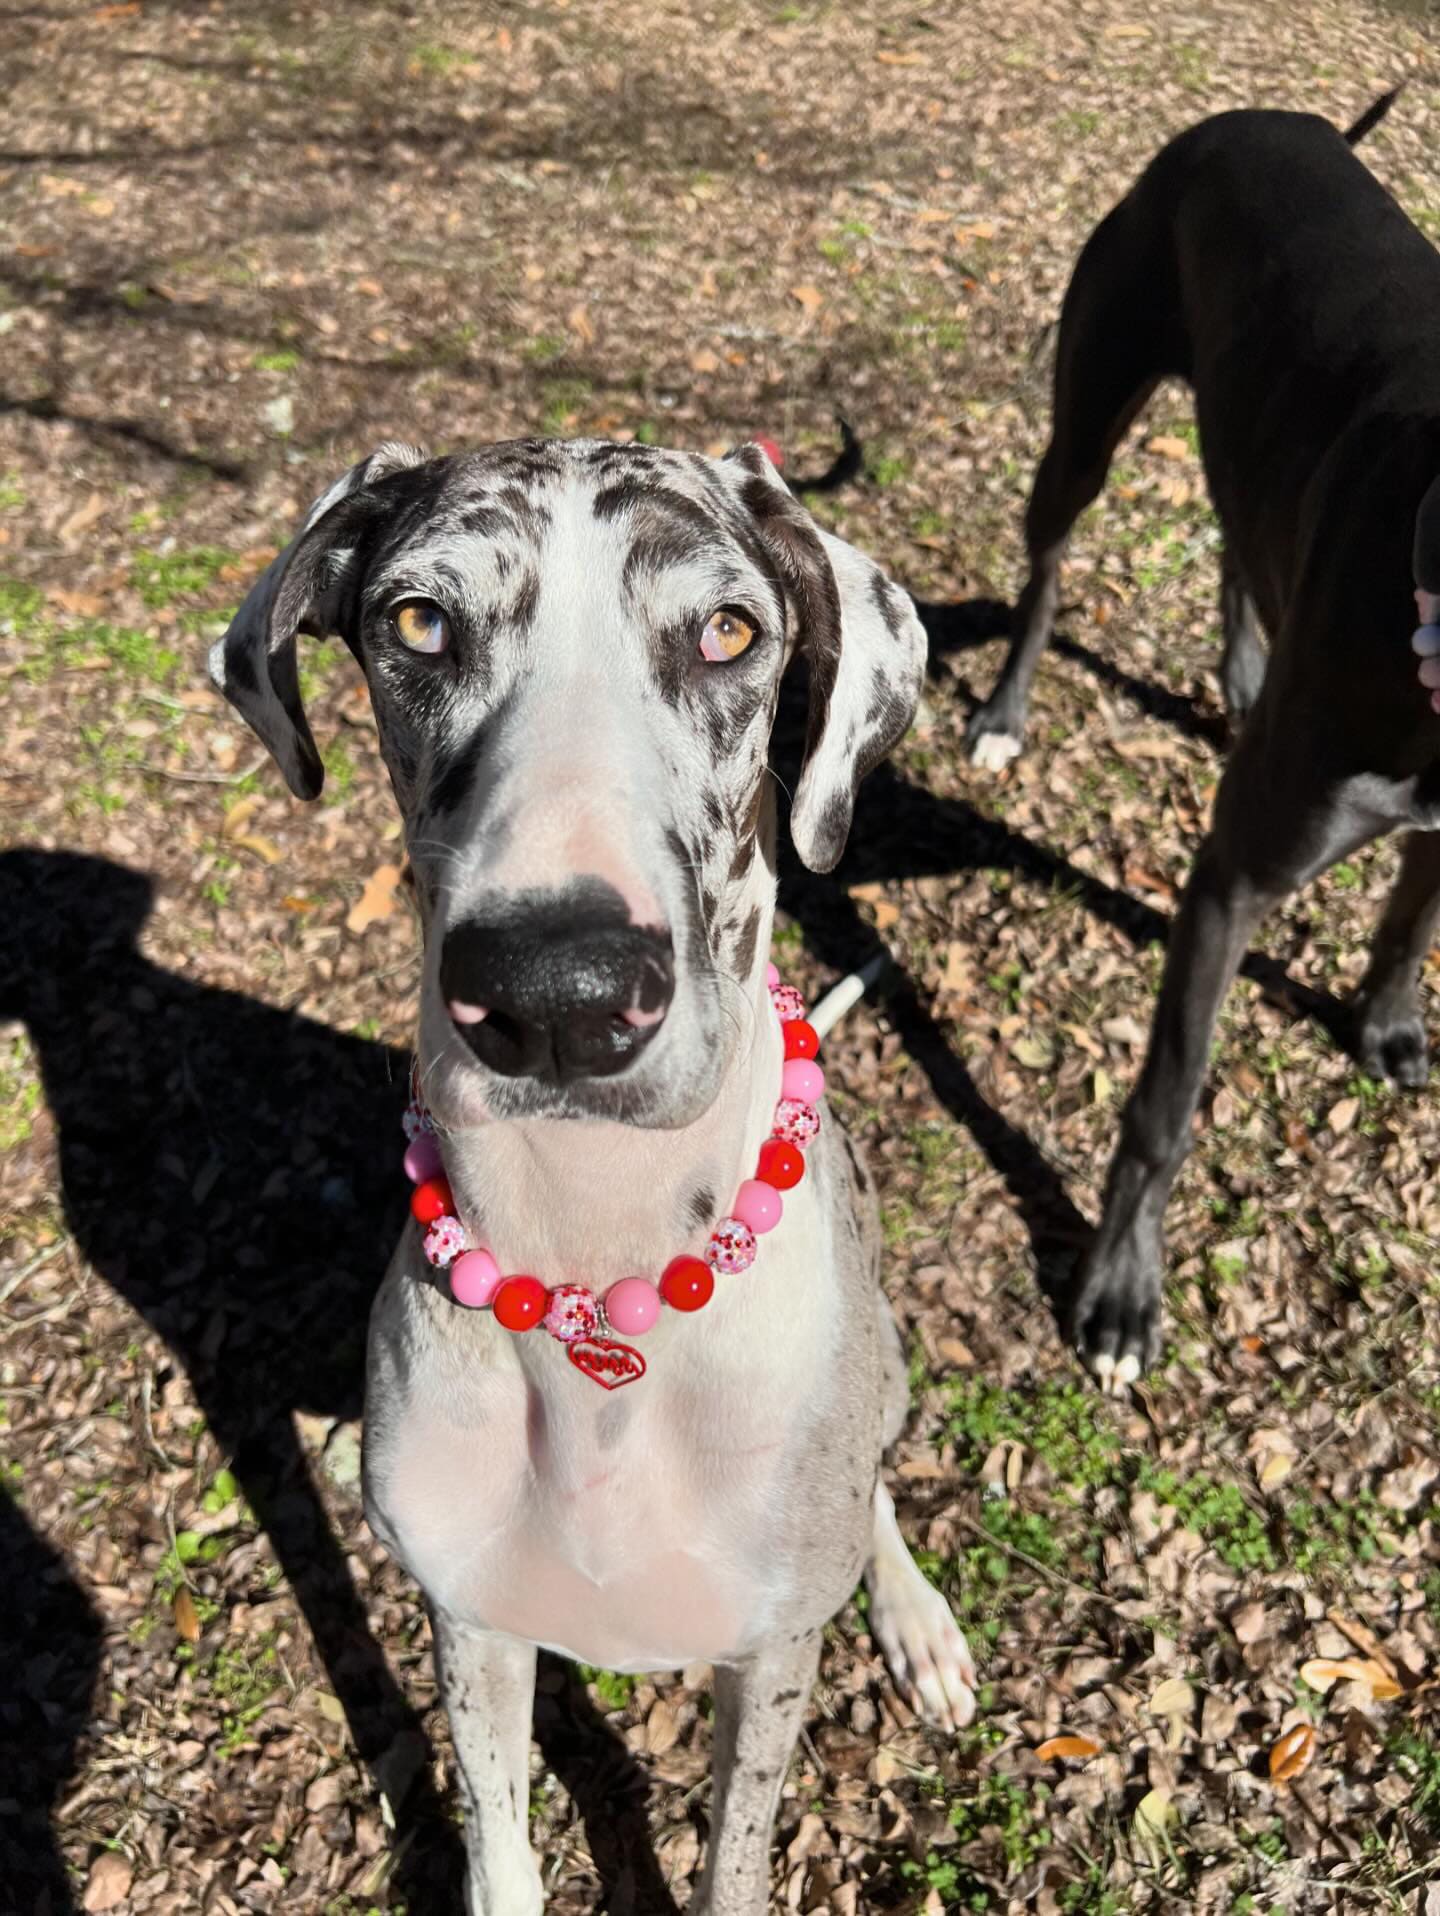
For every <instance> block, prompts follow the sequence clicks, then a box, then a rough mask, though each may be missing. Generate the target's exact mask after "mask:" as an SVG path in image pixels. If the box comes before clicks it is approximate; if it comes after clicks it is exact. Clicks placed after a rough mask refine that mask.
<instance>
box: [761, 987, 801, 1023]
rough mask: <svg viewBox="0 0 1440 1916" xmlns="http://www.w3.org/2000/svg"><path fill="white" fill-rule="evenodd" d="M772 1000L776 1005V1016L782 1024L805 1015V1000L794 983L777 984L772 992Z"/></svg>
mask: <svg viewBox="0 0 1440 1916" xmlns="http://www.w3.org/2000/svg"><path fill="white" fill-rule="evenodd" d="M770 1002H771V1004H772V1005H774V1007H775V1016H776V1017H777V1018H778V1019H779V1020H780V1022H781V1024H782V1025H785V1024H789V1022H790V1020H791V1019H792V1018H803V1017H804V1016H805V1000H804V999H803V998H802V997H801V996H800V993H799V992H798V991H797V990H796V989H795V987H794V985H776V987H775V989H774V990H773V991H772V992H771V993H770Z"/></svg>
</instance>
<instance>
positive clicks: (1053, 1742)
mask: <svg viewBox="0 0 1440 1916" xmlns="http://www.w3.org/2000/svg"><path fill="white" fill-rule="evenodd" d="M1035 1754H1036V1756H1038V1757H1039V1759H1040V1761H1041V1762H1042V1763H1067V1762H1068V1763H1084V1762H1086V1761H1088V1760H1089V1758H1090V1757H1092V1756H1099V1754H1100V1745H1099V1744H1098V1743H1097V1742H1095V1740H1094V1739H1093V1737H1088V1736H1052V1737H1050V1738H1048V1739H1047V1740H1046V1741H1045V1742H1044V1743H1042V1744H1041V1745H1040V1746H1039V1748H1038V1749H1037V1750H1036V1752H1035Z"/></svg>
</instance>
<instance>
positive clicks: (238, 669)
mask: <svg viewBox="0 0 1440 1916" xmlns="http://www.w3.org/2000/svg"><path fill="white" fill-rule="evenodd" d="M425 457H426V455H425V454H424V453H423V452H422V451H421V450H420V449H419V447H418V446H407V445H403V444H401V443H400V442H399V441H398V440H392V441H390V442H388V443H387V444H385V445H383V446H377V448H376V449H375V451H374V452H372V453H371V454H370V456H369V458H368V459H362V460H361V461H360V463H359V465H358V466H352V467H351V468H350V470H349V471H348V472H347V473H344V474H342V476H341V477H340V478H339V479H337V480H336V481H335V483H334V485H333V486H331V487H329V489H328V490H327V491H325V492H323V493H322V494H321V495H320V497H319V498H318V499H317V500H316V501H315V503H314V505H313V506H311V508H310V510H309V512H307V513H306V515H305V519H304V522H303V523H302V525H301V527H300V530H299V531H298V532H297V533H296V535H295V537H294V538H293V539H292V540H291V541H290V543H289V545H288V546H286V548H285V550H284V551H283V552H282V553H280V554H279V556H278V557H277V558H275V559H272V560H271V562H270V564H269V565H268V566H267V567H266V568H265V570H264V572H262V573H261V575H260V577H259V578H258V579H257V580H256V581H255V583H254V585H253V586H251V588H250V590H249V592H248V593H247V594H246V597H245V602H244V604H243V605H242V606H241V607H240V610H239V611H238V612H237V613H236V614H235V617H234V618H233V619H232V620H231V621H230V625H229V627H228V629H227V630H226V632H225V635H224V637H223V638H220V639H217V640H216V642H215V644H214V646H213V647H212V648H211V651H210V677H211V678H212V680H213V681H214V683H215V685H216V686H217V688H218V689H219V690H220V691H221V692H223V693H224V694H225V696H226V698H227V699H229V701H230V703H231V704H232V705H233V706H234V707H235V709H236V711H238V712H239V713H240V715H241V717H242V718H243V719H244V720H245V722H246V723H247V724H248V725H249V726H250V727H251V728H252V729H253V730H254V731H255V732H256V733H257V734H258V736H259V738H260V740H261V743H262V744H263V745H265V746H266V747H267V749H268V750H269V752H270V754H271V756H272V757H273V758H274V760H275V763H276V764H277V765H278V766H279V767H280V770H281V771H282V772H283V773H284V775H285V783H286V784H287V785H288V786H289V787H290V789H291V791H292V792H293V793H294V794H295V796H296V797H297V798H318V797H319V795H320V788H321V786H322V785H323V784H324V782H325V768H324V766H323V765H322V764H321V762H320V754H319V752H318V751H317V749H316V746H315V738H314V735H313V733H312V732H311V730H310V724H309V721H308V720H307V719H306V717H305V708H304V706H303V704H302V703H301V699H300V674H299V670H298V667H297V665H296V658H295V639H296V635H297V634H298V633H300V632H309V633H312V634H313V635H315V636H316V637H323V636H324V635H325V634H326V633H327V632H330V631H332V630H333V629H334V620H335V616H336V612H337V609H338V607H339V603H340V599H341V594H342V591H343V588H344V585H345V582H346V577H347V572H348V566H349V561H350V560H351V559H352V558H353V556H354V548H353V546H347V543H346V536H347V532H348V531H353V530H354V529H355V528H354V520H355V514H356V511H357V509H359V508H360V507H361V506H362V505H363V502H364V499H365V494H366V492H367V489H368V488H369V487H371V486H374V485H375V484H376V483H377V482H378V481H379V480H381V479H383V478H385V477H386V476H387V475H388V474H389V473H392V472H400V471H403V470H404V469H405V468H406V467H409V466H419V465H423V464H424V461H425Z"/></svg>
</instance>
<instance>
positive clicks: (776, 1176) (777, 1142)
mask: <svg viewBox="0 0 1440 1916" xmlns="http://www.w3.org/2000/svg"><path fill="white" fill-rule="evenodd" d="M787 1028H788V1027H787ZM755 1175H756V1177H757V1178H759V1180H760V1182H761V1183H762V1184H768V1185H770V1186H771V1187H772V1188H773V1189H774V1190H776V1191H789V1190H792V1189H793V1188H794V1187H795V1185H797V1184H798V1183H799V1182H800V1180H801V1178H803V1177H804V1175H805V1153H804V1152H803V1151H801V1150H799V1149H798V1148H797V1147H796V1146H795V1145H793V1144H787V1143H786V1142H785V1140H784V1139H783V1138H767V1139H766V1141H765V1143H764V1144H762V1145H761V1146H760V1162H759V1163H758V1164H757V1165H756V1167H755Z"/></svg>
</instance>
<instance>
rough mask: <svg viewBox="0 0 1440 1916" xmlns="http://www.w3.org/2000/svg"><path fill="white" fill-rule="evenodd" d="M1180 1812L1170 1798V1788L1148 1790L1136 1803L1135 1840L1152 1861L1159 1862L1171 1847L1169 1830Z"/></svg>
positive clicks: (1133, 1825)
mask: <svg viewBox="0 0 1440 1916" xmlns="http://www.w3.org/2000/svg"><path fill="white" fill-rule="evenodd" d="M1179 1818H1180V1813H1179V1811H1178V1810H1177V1809H1176V1807H1175V1805H1174V1804H1173V1803H1172V1802H1171V1800H1170V1792H1169V1790H1148V1791H1147V1792H1146V1793H1145V1795H1144V1796H1142V1797H1141V1798H1140V1801H1139V1802H1138V1803H1137V1804H1136V1805H1135V1820H1134V1823H1133V1824H1132V1826H1131V1827H1132V1828H1133V1830H1134V1832H1135V1840H1136V1842H1137V1843H1139V1845H1140V1847H1141V1848H1142V1849H1143V1850H1144V1851H1145V1854H1146V1855H1147V1856H1148V1857H1149V1858H1150V1860H1151V1862H1152V1863H1154V1864H1158V1863H1159V1862H1160V1861H1161V1859H1162V1858H1163V1856H1164V1854H1165V1851H1166V1849H1167V1848H1168V1847H1169V1830H1170V1827H1171V1825H1172V1824H1174V1823H1176V1822H1178V1821H1179Z"/></svg>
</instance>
